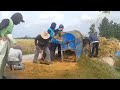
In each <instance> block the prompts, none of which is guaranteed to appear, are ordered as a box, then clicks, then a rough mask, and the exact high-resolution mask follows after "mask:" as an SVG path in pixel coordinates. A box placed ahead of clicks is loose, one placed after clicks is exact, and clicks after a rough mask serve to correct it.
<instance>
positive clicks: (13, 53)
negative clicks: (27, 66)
mask: <svg viewBox="0 0 120 90" xmlns="http://www.w3.org/2000/svg"><path fill="white" fill-rule="evenodd" d="M21 62H22V49H21V47H20V46H18V45H14V46H13V47H12V48H10V51H9V55H8V61H7V64H8V65H9V66H10V69H11V70H12V69H13V68H14V70H22V69H24V65H23V63H21Z"/></svg>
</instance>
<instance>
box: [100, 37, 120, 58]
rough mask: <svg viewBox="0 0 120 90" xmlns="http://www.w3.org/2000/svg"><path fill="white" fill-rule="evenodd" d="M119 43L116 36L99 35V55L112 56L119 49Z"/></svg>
mask: <svg viewBox="0 0 120 90" xmlns="http://www.w3.org/2000/svg"><path fill="white" fill-rule="evenodd" d="M119 43H120V42H119V40H117V39H116V38H110V39H106V38H105V37H100V56H114V55H115V53H116V52H117V51H119V50H120V46H119Z"/></svg>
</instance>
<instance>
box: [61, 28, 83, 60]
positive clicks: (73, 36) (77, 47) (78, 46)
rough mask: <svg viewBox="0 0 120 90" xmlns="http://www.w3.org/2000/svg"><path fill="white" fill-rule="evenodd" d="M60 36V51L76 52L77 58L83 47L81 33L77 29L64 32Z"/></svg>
mask: <svg viewBox="0 0 120 90" xmlns="http://www.w3.org/2000/svg"><path fill="white" fill-rule="evenodd" d="M62 38H63V42H62V45H61V47H62V51H66V50H71V51H74V52H75V54H76V60H77V59H79V57H80V55H81V54H82V49H83V42H82V34H81V33H80V32H79V31H77V30H73V31H69V32H66V33H65V34H64V35H63V36H62Z"/></svg>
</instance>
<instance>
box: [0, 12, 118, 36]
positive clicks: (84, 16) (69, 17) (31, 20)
mask: <svg viewBox="0 0 120 90" xmlns="http://www.w3.org/2000/svg"><path fill="white" fill-rule="evenodd" d="M16 12H20V13H22V15H23V17H24V20H25V23H20V24H19V25H17V26H15V27H14V30H13V33H12V34H13V36H14V37H24V36H25V35H28V36H30V37H35V36H37V35H38V34H39V33H41V32H43V31H47V29H48V28H49V27H50V24H51V22H56V23H57V27H56V28H58V26H59V24H63V25H64V26H65V29H64V31H71V30H78V31H80V32H81V33H82V34H84V35H87V33H88V31H89V27H90V25H91V24H92V23H95V22H96V20H97V18H98V17H99V15H100V12H98V11H0V22H1V20H2V19H5V18H10V17H11V15H12V14H14V13H16ZM103 16H104V15H102V17H103ZM107 17H108V18H109V19H110V20H113V21H114V22H117V23H120V11H112V12H111V14H110V15H107ZM96 24H97V25H99V22H98V23H96Z"/></svg>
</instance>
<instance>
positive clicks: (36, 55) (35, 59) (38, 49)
mask: <svg viewBox="0 0 120 90" xmlns="http://www.w3.org/2000/svg"><path fill="white" fill-rule="evenodd" d="M40 52H41V49H40V47H39V46H37V47H36V53H35V56H34V60H33V61H34V62H37V59H38V56H39V53H40Z"/></svg>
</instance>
